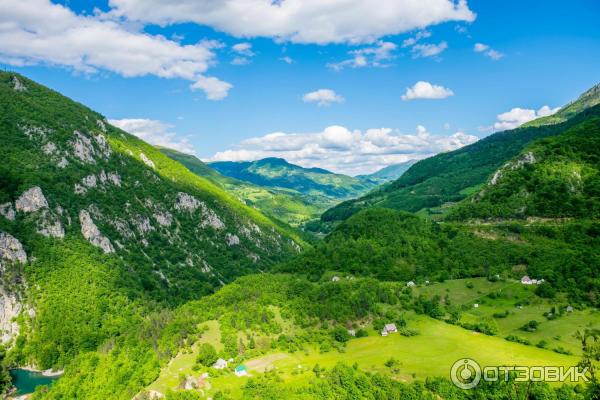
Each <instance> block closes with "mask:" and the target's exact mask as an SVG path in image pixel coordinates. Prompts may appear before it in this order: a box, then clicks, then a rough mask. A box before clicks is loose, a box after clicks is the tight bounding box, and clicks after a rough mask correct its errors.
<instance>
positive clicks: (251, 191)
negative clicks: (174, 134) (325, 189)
mask: <svg viewBox="0 0 600 400" xmlns="http://www.w3.org/2000/svg"><path fill="white" fill-rule="evenodd" d="M160 151H161V152H162V153H164V154H166V155H167V156H169V157H170V158H172V159H173V160H176V161H179V162H180V163H181V164H183V165H184V166H185V167H187V168H188V169H189V170H190V171H192V172H193V173H195V174H197V175H199V176H202V177H204V178H206V179H209V180H210V181H212V182H213V183H214V184H216V185H218V186H220V187H222V188H223V189H224V190H226V191H228V192H229V193H231V194H232V195H234V196H236V197H237V198H238V199H240V201H242V202H244V203H245V204H246V205H248V206H250V207H255V208H257V209H258V210H260V211H261V212H263V213H264V214H266V215H268V216H271V217H274V218H277V219H279V220H281V221H283V222H286V223H288V224H290V225H292V226H298V225H300V224H301V223H303V222H306V221H308V220H310V219H314V218H318V217H319V216H320V215H321V213H322V212H323V211H325V210H326V209H328V208H329V207H331V206H332V205H334V204H336V202H334V201H332V200H329V199H327V198H325V197H323V196H312V195H306V194H303V193H300V192H299V191H297V190H294V189H286V188H279V187H272V186H267V187H264V186H259V185H256V184H253V183H251V182H248V181H242V180H239V179H236V178H231V177H229V176H224V175H221V174H220V173H219V172H217V171H216V170H215V169H213V168H211V167H210V166H208V165H207V164H205V163H204V162H202V161H201V160H199V159H198V158H196V157H195V156H193V155H189V154H183V153H180V152H178V151H175V150H172V149H166V148H161V149H160Z"/></svg>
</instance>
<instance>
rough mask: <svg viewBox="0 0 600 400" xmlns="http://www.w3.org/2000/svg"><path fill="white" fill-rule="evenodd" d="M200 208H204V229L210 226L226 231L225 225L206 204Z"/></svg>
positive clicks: (202, 224) (202, 223)
mask: <svg viewBox="0 0 600 400" xmlns="http://www.w3.org/2000/svg"><path fill="white" fill-rule="evenodd" d="M200 206H201V208H202V221H201V222H200V226H201V227H202V228H206V227H207V226H210V227H212V228H213V229H225V224H224V223H223V221H221V219H220V218H219V216H218V215H217V214H216V213H215V212H214V211H213V210H211V209H210V208H208V207H206V205H205V204H204V203H202V204H201V205H200Z"/></svg>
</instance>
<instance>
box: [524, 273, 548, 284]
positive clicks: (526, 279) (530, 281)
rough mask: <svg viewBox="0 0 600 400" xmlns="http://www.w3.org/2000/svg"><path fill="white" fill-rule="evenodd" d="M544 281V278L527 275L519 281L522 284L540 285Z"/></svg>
mask: <svg viewBox="0 0 600 400" xmlns="http://www.w3.org/2000/svg"><path fill="white" fill-rule="evenodd" d="M544 282H546V281H545V280H544V279H531V278H530V277H528V276H527V275H525V276H524V277H522V278H521V283H522V284H523V285H541V284H542V283H544Z"/></svg>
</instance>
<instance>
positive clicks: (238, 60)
mask: <svg viewBox="0 0 600 400" xmlns="http://www.w3.org/2000/svg"><path fill="white" fill-rule="evenodd" d="M231 50H232V51H233V52H234V53H235V54H237V56H236V57H235V58H234V59H233V60H232V61H231V63H232V64H233V65H246V64H250V59H251V58H252V57H254V56H255V53H254V51H252V43H249V42H242V43H236V44H234V45H233V46H231Z"/></svg>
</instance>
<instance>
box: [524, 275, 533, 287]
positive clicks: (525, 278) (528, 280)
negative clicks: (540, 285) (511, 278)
mask: <svg viewBox="0 0 600 400" xmlns="http://www.w3.org/2000/svg"><path fill="white" fill-rule="evenodd" d="M521 283H522V284H523V285H533V281H532V280H531V278H530V277H528V276H527V275H525V276H524V277H522V278H521Z"/></svg>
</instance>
